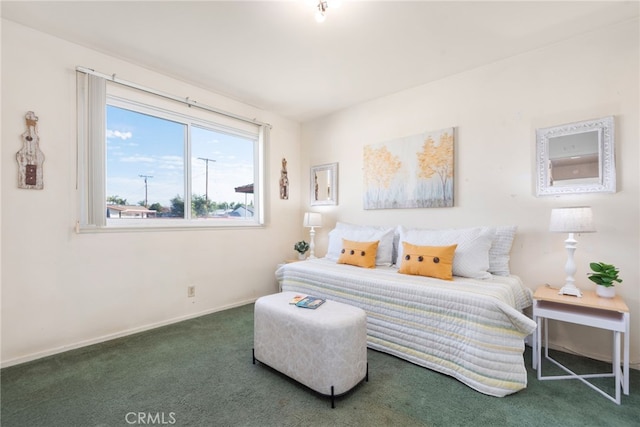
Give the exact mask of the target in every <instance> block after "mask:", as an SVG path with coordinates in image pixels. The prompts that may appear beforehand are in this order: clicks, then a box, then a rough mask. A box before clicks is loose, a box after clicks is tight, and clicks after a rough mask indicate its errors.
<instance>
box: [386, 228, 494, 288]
mask: <svg viewBox="0 0 640 427" xmlns="http://www.w3.org/2000/svg"><path fill="white" fill-rule="evenodd" d="M494 235H495V230H494V229H493V228H489V227H484V228H483V227H476V228H461V229H449V230H424V229H411V230H407V229H405V228H404V227H401V228H400V242H407V243H411V244H413V245H418V246H450V245H454V244H457V245H458V247H457V248H456V252H455V256H454V258H453V275H454V276H460V277H469V278H472V279H488V278H490V277H491V273H489V271H488V270H489V249H490V248H491V243H492V240H493V236H494ZM403 251H404V249H403V247H402V245H400V246H399V247H398V261H399V262H402V259H403V257H404V254H403Z"/></svg>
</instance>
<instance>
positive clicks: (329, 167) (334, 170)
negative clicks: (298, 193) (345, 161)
mask: <svg viewBox="0 0 640 427" xmlns="http://www.w3.org/2000/svg"><path fill="white" fill-rule="evenodd" d="M325 171H326V172H328V173H329V180H330V181H331V183H332V186H331V195H330V197H329V198H328V199H327V200H315V198H314V194H315V191H316V188H315V182H314V177H315V174H316V173H318V172H325ZM309 201H310V204H311V206H335V205H337V204H338V164H337V163H327V164H324V165H318V166H312V167H311V174H310V175H309Z"/></svg>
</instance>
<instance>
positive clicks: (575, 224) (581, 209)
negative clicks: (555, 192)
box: [549, 206, 596, 233]
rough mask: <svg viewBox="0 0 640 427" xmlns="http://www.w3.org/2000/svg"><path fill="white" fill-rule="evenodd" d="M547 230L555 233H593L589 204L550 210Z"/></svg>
mask: <svg viewBox="0 0 640 427" xmlns="http://www.w3.org/2000/svg"><path fill="white" fill-rule="evenodd" d="M549 231H551V232H555V233H593V232H594V231H596V228H595V226H594V225H593V213H592V212H591V207H589V206H578V207H573V208H555V209H552V210H551V221H550V223H549Z"/></svg>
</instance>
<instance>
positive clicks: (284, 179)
mask: <svg viewBox="0 0 640 427" xmlns="http://www.w3.org/2000/svg"><path fill="white" fill-rule="evenodd" d="M280 198H281V199H283V200H287V199H288V198H289V177H288V176H287V159H285V158H284V157H283V158H282V169H280Z"/></svg>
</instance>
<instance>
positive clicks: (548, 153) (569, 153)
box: [536, 117, 616, 196]
mask: <svg viewBox="0 0 640 427" xmlns="http://www.w3.org/2000/svg"><path fill="white" fill-rule="evenodd" d="M536 169H537V178H536V194H537V195H538V196H546V195H558V194H575V193H598V192H604V193H615V191H616V167H615V155H614V121H613V117H605V118H602V119H596V120H587V121H584V122H577V123H569V124H566V125H560V126H554V127H549V128H543V129H537V130H536Z"/></svg>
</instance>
